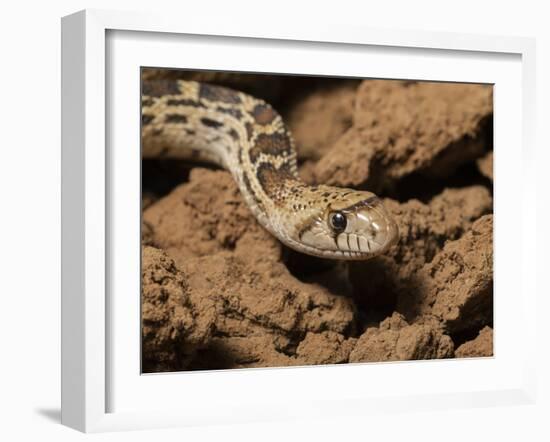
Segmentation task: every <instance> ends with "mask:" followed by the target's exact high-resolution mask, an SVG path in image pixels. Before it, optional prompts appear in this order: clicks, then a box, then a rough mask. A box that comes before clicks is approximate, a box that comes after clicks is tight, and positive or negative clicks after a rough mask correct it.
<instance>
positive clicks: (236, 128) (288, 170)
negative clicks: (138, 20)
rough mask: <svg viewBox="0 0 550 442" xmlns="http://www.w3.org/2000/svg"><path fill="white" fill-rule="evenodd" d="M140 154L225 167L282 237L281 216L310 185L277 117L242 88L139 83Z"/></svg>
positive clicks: (285, 233) (264, 220)
mask: <svg viewBox="0 0 550 442" xmlns="http://www.w3.org/2000/svg"><path fill="white" fill-rule="evenodd" d="M142 152H143V156H144V157H145V158H147V157H156V158H158V157H171V158H184V159H192V160H195V161H201V162H209V163H214V164H217V165H219V166H221V167H223V168H225V169H227V170H228V171H230V172H231V173H232V175H233V177H234V179H235V181H236V182H237V184H238V186H239V189H240V191H241V193H242V195H243V197H244V198H245V200H246V202H247V203H248V205H249V206H250V207H251V209H252V212H253V213H254V215H255V216H256V217H257V219H258V220H259V221H260V223H261V224H262V225H263V226H264V227H266V228H267V229H269V230H270V231H271V232H272V233H273V234H275V235H276V236H277V237H279V239H281V240H283V241H284V240H286V239H287V238H288V236H289V235H290V234H291V232H288V231H287V229H285V227H284V226H285V222H286V221H287V219H286V218H287V217H290V216H294V218H295V217H296V216H297V213H299V211H298V212H296V211H294V212H293V210H294V209H296V208H299V207H305V206H306V205H307V202H306V200H305V193H307V192H305V190H306V189H307V187H308V186H306V184H304V183H303V182H302V181H301V180H300V179H299V178H298V174H297V161H296V151H295V148H294V143H293V140H292V137H291V135H290V133H289V131H288V129H287V127H286V126H285V124H284V123H283V120H282V118H281V116H280V115H279V114H278V113H277V112H276V111H275V110H274V109H273V108H272V107H271V106H270V105H269V104H268V103H265V102H264V101H262V100H260V99H257V98H254V97H251V96H249V95H247V94H244V93H242V92H237V91H233V90H231V89H227V88H224V87H220V86H212V85H208V84H203V83H197V82H192V81H183V80H153V81H147V82H144V83H143V85H142ZM302 191H304V192H302ZM302 194H303V196H304V197H303V198H302ZM288 225H290V224H288V223H287V224H286V226H288Z"/></svg>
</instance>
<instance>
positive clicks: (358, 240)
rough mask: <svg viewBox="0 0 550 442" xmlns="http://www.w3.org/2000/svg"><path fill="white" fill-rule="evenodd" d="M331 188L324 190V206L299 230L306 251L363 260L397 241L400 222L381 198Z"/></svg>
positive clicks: (381, 251)
mask: <svg viewBox="0 0 550 442" xmlns="http://www.w3.org/2000/svg"><path fill="white" fill-rule="evenodd" d="M329 189H330V190H327V188H325V189H323V196H324V197H325V198H324V199H323V202H324V204H323V208H322V209H321V210H319V211H318V212H317V213H314V214H312V216H310V217H309V219H308V220H307V221H306V222H305V223H304V224H303V227H302V229H301V230H300V232H298V240H299V241H300V242H301V243H302V245H303V246H304V248H305V250H306V252H307V253H309V254H311V255H315V256H320V257H325V258H336V259H345V260H364V259H369V258H372V257H374V256H377V255H380V254H382V253H385V252H386V251H387V250H388V249H389V248H390V247H391V246H392V245H394V244H395V243H396V242H397V239H398V228H397V223H396V222H395V220H394V219H393V217H392V216H391V215H390V214H389V213H388V211H387V210H386V209H385V208H384V205H383V204H382V201H381V200H380V198H378V197H377V196H376V195H374V194H373V193H371V192H363V191H357V190H352V189H340V188H329Z"/></svg>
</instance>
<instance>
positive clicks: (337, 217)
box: [329, 212, 348, 233]
mask: <svg viewBox="0 0 550 442" xmlns="http://www.w3.org/2000/svg"><path fill="white" fill-rule="evenodd" d="M329 224H330V227H332V230H334V231H335V232H337V233H341V232H343V231H344V230H346V226H347V224H348V221H347V220H346V216H345V215H344V214H343V213H342V212H333V213H331V214H330V215H329Z"/></svg>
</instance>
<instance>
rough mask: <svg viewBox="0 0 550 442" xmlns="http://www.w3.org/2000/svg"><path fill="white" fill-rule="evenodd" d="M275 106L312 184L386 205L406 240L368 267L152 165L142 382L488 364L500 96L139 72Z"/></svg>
mask: <svg viewBox="0 0 550 442" xmlns="http://www.w3.org/2000/svg"><path fill="white" fill-rule="evenodd" d="M143 76H144V77H148V78H151V77H156V78H159V77H161V78H162V77H174V76H179V77H181V78H193V79H196V80H201V81H209V82H212V83H218V84H223V85H226V86H230V87H233V88H236V89H240V90H243V91H245V92H249V93H252V94H254V95H256V96H259V97H262V98H265V99H266V100H269V101H270V102H271V103H272V104H273V105H274V106H275V107H276V108H277V109H278V110H279V111H280V112H281V114H282V115H283V117H284V118H285V121H287V123H288V125H289V127H290V128H291V130H292V132H293V134H294V137H295V141H296V145H297V149H298V155H299V158H300V173H301V175H302V177H303V179H304V180H306V181H308V182H310V183H321V182H322V183H330V184H333V185H340V186H350V187H356V188H366V189H369V190H373V191H375V192H378V194H379V195H380V196H381V197H382V198H383V199H384V201H385V204H386V206H387V207H388V209H389V210H390V211H391V212H392V213H393V214H394V215H395V217H396V219H397V221H398V223H399V228H400V241H399V243H398V244H397V245H396V246H395V247H393V248H392V249H391V250H390V252H389V253H388V254H387V255H385V256H381V257H378V258H375V259H373V260H370V261H366V262H352V263H345V262H337V261H328V260H321V259H317V258H312V257H309V256H305V255H301V254H298V253H296V252H293V251H291V250H289V249H287V248H285V247H284V246H282V245H281V244H280V243H279V242H278V241H277V240H275V239H274V238H273V237H271V235H269V234H268V233H267V232H265V231H264V230H263V229H262V228H261V227H260V226H259V225H258V223H257V222H256V220H255V219H254V217H253V216H252V214H251V213H250V212H249V210H248V208H247V207H246V205H245V204H244V202H243V200H242V198H241V196H240V194H239V192H238V190H237V188H236V185H235V184H234V182H233V180H232V178H231V176H230V175H229V173H228V172H225V171H223V170H219V169H215V168H213V167H210V166H207V165H194V164H186V163H182V162H181V161H170V160H158V161H154V160H144V162H143V230H142V243H143V247H142V284H143V285H142V326H143V328H142V332H143V340H142V345H143V368H144V371H145V372H163V371H177V370H205V369H222V368H223V369H227V368H245V367H277V366H290V365H310V364H341V363H350V362H352V363H355V362H374V361H397V360H413V359H431V358H453V357H480V356H491V355H492V354H493V330H492V327H493V266H492V262H493V245H492V237H493V215H492V211H493V201H492V177H493V175H492V161H493V154H492V132H491V126H492V108H493V106H492V88H491V86H485V85H473V84H445V83H423V82H410V81H385V80H364V81H359V80H334V79H321V78H305V77H283V76H261V75H253V76H247V75H238V74H227V73H224V74H216V73H198V72H179V71H161V70H144V71H143Z"/></svg>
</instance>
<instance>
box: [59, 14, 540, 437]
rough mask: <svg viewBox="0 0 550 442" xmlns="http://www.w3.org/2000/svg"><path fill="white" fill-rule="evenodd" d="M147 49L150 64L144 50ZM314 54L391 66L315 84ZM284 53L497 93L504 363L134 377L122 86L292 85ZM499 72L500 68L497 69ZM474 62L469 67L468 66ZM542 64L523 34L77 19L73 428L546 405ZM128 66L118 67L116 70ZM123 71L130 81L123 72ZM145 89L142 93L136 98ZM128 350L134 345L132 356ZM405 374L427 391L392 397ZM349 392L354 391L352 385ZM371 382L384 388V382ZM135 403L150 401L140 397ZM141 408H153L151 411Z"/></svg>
mask: <svg viewBox="0 0 550 442" xmlns="http://www.w3.org/2000/svg"><path fill="white" fill-rule="evenodd" d="M189 41H192V45H191V46H189V47H187V50H188V52H187V60H189V59H190V58H192V57H191V55H190V54H195V55H196V57H194V58H193V59H194V62H193V65H192V66H187V65H185V63H186V62H185V59H184V58H182V55H181V51H177V50H174V49H175V48H176V47H177V46H178V45H181V44H189V43H188V42H189ZM186 42H187V43H186ZM136 45H138V46H136ZM139 45H141V47H142V48H143V51H142V50H139V51H137V50H136V47H140V46H139ZM262 45H267V46H265V47H264V46H262ZM147 46H149V47H148V49H147V48H146V47H147ZM228 46H234V47H235V48H237V49H235V50H242V51H243V52H242V54H243V56H244V57H245V58H241V59H240V60H241V61H240V62H239V63H241V64H240V65H238V66H237V64H235V63H234V61H231V62H230V61H228V59H227V57H226V58H224V57H223V54H222V51H221V49H220V48H226V49H227V47H228ZM199 47H200V48H201V50H199V49H198V48H199ZM205 48H210V49H209V50H217V51H219V52H218V55H219V56H217V57H212V56H211V54H210V56H208V54H207V55H204V54H203V52H204V51H205V50H206V49H205ZM266 48H267V49H266ZM267 50H271V51H274V52H273V57H269V59H268V60H267V57H265V59H264V58H260V59H256V60H261V61H262V64H261V67H260V65H259V64H257V65H256V66H257V67H256V68H254V66H253V65H249V66H248V69H247V66H246V65H245V64H242V63H244V62H246V61H247V60H250V59H251V58H252V57H250V55H251V54H253V51H256V52H259V51H267ZM250 51H251V52H250ZM293 51H294V52H293ZM315 51H319V53H323V54H329V55H330V56H331V57H338V54H339V53H342V52H344V51H347V52H346V53H350V51H351V53H353V51H367V52H368V53H369V54H370V55H369V56H371V57H379V58H375V59H376V60H378V62H379V63H377V64H376V66H375V67H371V68H370V70H369V72H368V75H367V73H366V72H365V71H364V69H365V68H364V66H359V65H357V66H352V65H346V67H344V64H345V63H344V58H343V59H342V60H341V62H342V63H341V64H338V63H328V62H327V64H326V67H324V68H322V67H319V66H320V65H317V68H316V69H315V71H314V72H313V71H312V72H310V71H309V70H310V69H311V67H309V68H308V66H307V65H306V64H304V65H298V63H300V62H303V63H306V61H307V59H308V57H307V56H305V55H307V53H308V52H312V53H313V52H315ZM224 52H225V51H224ZM275 52H277V53H279V55H275ZM178 54H179V55H178ZM201 54H203V55H202V56H201ZM392 54H394V55H395V56H396V57H397V58H395V60H394V59H393V58H392V57H393V55H392ZM291 55H293V56H291ZM278 56H279V57H283V56H286V58H290V59H291V60H294V62H295V63H296V64H295V66H296V67H295V69H297V72H298V71H299V72H301V73H317V74H319V73H322V74H325V75H349V74H356V75H358V74H363V76H365V77H366V76H371V77H372V76H374V77H380V78H417V79H431V80H446V81H449V80H453V81H472V82H494V83H495V87H496V93H495V96H496V98H495V146H497V145H498V149H499V153H497V154H496V155H495V175H496V176H497V177H498V178H497V180H498V181H496V182H495V211H498V212H497V213H498V214H501V213H502V214H503V215H502V221H500V219H501V218H498V217H497V218H496V225H495V272H496V273H495V274H496V276H495V297H500V298H501V299H500V300H499V299H498V298H497V299H496V300H495V317H496V320H495V323H497V322H498V325H497V326H496V328H495V357H494V358H484V359H483V360H449V361H416V362H410V363H408V362H404V363H389V364H349V365H347V366H329V367H307V368H303V367H298V368H284V369H283V368H279V369H277V368H274V369H258V370H229V371H220V372H210V373H185V374H177V373H176V374H166V375H155V376H142V375H141V373H140V372H139V370H136V367H137V366H138V365H139V363H138V362H136V361H137V360H138V358H139V347H136V345H138V344H136V343H139V338H140V334H139V328H138V327H136V324H137V325H138V326H139V313H138V315H137V316H136V312H139V279H138V278H139V256H140V254H139V223H138V221H139V213H138V214H137V215H136V207H137V206H136V205H139V202H138V200H137V199H133V198H127V197H125V198H121V195H122V196H127V195H128V193H127V192H130V193H131V192H134V191H135V190H136V189H135V188H134V187H135V183H136V177H138V178H139V140H138V144H137V145H136V146H138V149H137V152H133V151H132V150H131V149H118V150H117V149H111V147H112V146H113V145H117V143H119V144H118V145H120V143H121V141H120V140H119V139H118V138H117V137H118V134H122V135H121V136H124V137H127V136H129V137H130V138H126V139H124V142H125V143H127V142H130V143H131V145H135V139H136V137H139V132H137V131H135V130H133V128H134V129H135V126H133V128H132V127H131V126H124V125H123V124H122V123H121V124H118V123H117V125H116V130H114V129H113V127H111V130H110V131H109V130H108V126H109V125H107V124H106V122H109V123H111V125H112V122H113V121H115V122H120V121H121V120H120V118H118V116H117V115H118V114H117V112H119V111H120V106H119V105H120V103H121V101H123V102H124V101H125V100H129V101H131V100H132V98H131V97H128V95H124V93H125V92H124V91H123V92H122V95H120V97H118V98H117V100H113V97H112V96H111V95H110V94H112V88H111V82H116V81H119V80H117V78H118V77H119V76H120V75H122V77H121V78H126V77H124V76H125V75H130V77H131V78H130V77H128V84H129V85H131V84H135V81H136V78H138V77H136V76H138V74H139V73H138V72H136V71H135V67H136V66H139V65H150V66H151V65H152V66H163V67H182V68H183V67H192V68H203V69H216V68H217V69H220V70H223V69H229V68H231V69H233V70H238V68H240V69H242V70H254V69H255V70H259V71H263V72H287V71H288V69H286V70H284V69H285V68H284V67H277V65H276V64H275V63H277V62H278V60H279V59H277V57H278ZM147 57H149V58H147ZM293 57H294V58H293ZM398 57H408V58H407V61H408V63H406V65H403V64H402V63H400V62H399V58H398ZM348 58H349V57H348ZM142 60H146V62H143V61H142ZM233 60H235V57H233ZM243 60H244V62H243ZM311 60H313V58H312V59H311ZM449 60H451V61H452V60H454V61H458V62H459V63H458V64H457V66H456V67H455V68H454V69H453V70H454V73H453V75H454V77H453V76H449V75H450V74H449V66H448V63H449ZM491 60H493V61H494V63H497V62H498V63H500V64H496V65H494V66H492V67H491V63H493V61H491ZM495 60H496V61H495ZM499 60H500V61H499ZM311 62H312V63H313V61H311ZM257 63H259V61H257ZM270 63H271V64H270ZM463 63H464V66H469V68H468V69H466V68H461V67H460V66H462V64H463ZM534 63H535V46H534V40H533V39H528V38H518V37H493V36H480V35H464V34H451V33H427V32H416V31H402V30H395V31H388V30H376V29H362V28H349V27H344V26H326V24H321V23H319V24H310V25H309V26H308V27H300V28H298V27H296V28H293V27H290V26H289V27H285V28H284V29H282V28H280V27H278V26H276V25H270V24H269V23H265V22H264V23H261V24H259V23H253V22H250V23H248V24H247V25H246V26H243V24H242V23H238V24H233V23H231V22H228V21H224V22H212V21H210V20H209V18H208V17H202V18H201V17H194V20H193V21H192V22H189V23H186V24H185V25H183V24H182V23H181V21H180V20H178V19H177V18H175V17H170V16H158V15H152V14H141V13H124V12H112V11H100V10H92V11H90V10H87V11H82V12H78V13H76V14H73V15H70V16H67V17H65V18H63V21H62V123H63V128H62V144H63V146H62V423H63V424H65V425H67V426H70V427H73V428H76V429H78V430H80V431H85V432H97V431H111V430H123V429H139V428H159V427H169V426H186V425H202V424H209V423H221V422H225V423H232V422H252V421H259V420H273V419H284V418H287V417H298V418H299V417H311V416H334V415H352V414H365V413H371V412H380V411H381V410H382V411H387V412H395V411H403V410H419V409H440V408H456V407H471V406H492V405H502V404H522V403H533V401H534V400H535V396H536V382H535V368H536V367H535V366H534V362H533V361H534V358H533V354H534V351H535V349H534V342H535V340H534V339H530V338H532V337H533V336H534V335H535V330H536V324H534V323H533V322H532V321H527V319H526V318H528V317H529V318H533V317H536V314H535V309H536V307H535V306H536V299H535V295H536V290H535V285H534V284H535V275H534V272H535V268H536V266H528V265H527V257H528V256H530V257H534V256H536V250H535V245H536V241H535V238H534V235H535V229H534V228H532V226H533V225H534V223H535V216H536V213H535V207H536V201H535V198H536V192H535V191H533V189H535V178H534V174H532V173H530V172H531V170H533V168H534V162H535V147H534V139H533V124H534V123H533V122H534V118H533V114H534V97H535V78H534V77H535V68H534ZM476 64H477V65H479V66H478V68H475V66H476ZM114 65H116V66H117V67H116V68H112V66H114ZM428 66H429V68H430V71H429V72H427V69H428ZM480 66H481V68H480ZM470 67H471V69H470ZM125 69H129V71H127V72H130V74H127V73H126V74H125V72H126V71H125ZM281 69H283V70H281ZM320 69H322V72H320ZM345 69H348V70H347V71H345V72H344V70H345ZM117 76H118V77H117ZM359 76H360V75H359ZM492 78H493V79H494V78H498V81H493V80H492ZM132 82H133V83H132ZM500 85H502V88H501V90H502V93H501V94H500V95H499V92H498V89H499V87H500ZM117 90H118V89H117ZM135 91H136V94H137V91H138V89H135ZM126 92H127V90H126ZM138 98H139V97H138V96H137V95H136V98H135V99H136V102H135V103H134V104H133V105H128V106H134V107H127V108H123V109H122V111H123V112H127V111H128V112H130V115H134V116H135V122H133V123H132V122H131V120H132V118H128V119H127V120H128V121H129V123H128V124H139V113H135V114H134V113H133V112H134V111H135V106H138V104H137V103H138V101H139V100H138ZM499 100H501V101H500V102H499ZM114 101H116V103H114ZM502 103H508V104H509V105H508V106H502ZM117 106H118V107H117ZM124 106H126V105H124ZM117 118H118V119H117ZM129 134H130V135H129ZM132 137H133V138H132ZM121 140H122V139H121ZM500 152H502V154H500ZM136 155H137V156H136ZM136 159H137V160H136ZM136 161H137V162H136ZM517 161H521V164H522V173H523V178H522V180H521V182H522V185H521V186H518V185H517V184H518V183H517V182H514V183H510V182H509V180H507V178H506V173H507V172H506V169H507V165H508V164H511V163H513V162H517ZM126 186H128V187H126ZM132 186H133V187H132ZM137 191H138V192H139V189H137ZM504 195H506V198H504ZM125 201H126V202H125ZM518 204H520V205H521V207H522V210H521V211H520V213H521V217H520V218H518V217H515V219H510V218H514V217H512V216H507V213H508V214H512V213H513V212H512V209H513V205H515V206H517V205H518ZM124 213H126V214H127V215H128V214H134V215H133V216H137V217H138V218H137V219H136V225H135V226H133V227H132V226H129V225H128V224H127V223H126V224H125V223H124V222H123V221H122V217H123V216H125V215H123V214H124ZM117 223H118V224H117ZM121 225H124V226H125V228H124V229H123V228H121ZM132 225H133V224H132ZM136 229H137V230H136ZM510 229H516V230H517V231H519V232H521V241H518V242H517V243H515V244H512V245H509V246H508V245H506V249H505V248H504V247H505V244H506V243H505V242H504V238H505V233H506V231H509V230H510ZM136 232H137V234H136ZM117 241H122V242H121V243H120V244H121V245H124V244H130V243H131V247H119V246H115V245H114V244H118V243H117ZM501 244H502V246H501ZM121 254H122V255H121ZM132 256H133V258H132ZM123 259H126V260H127V261H124V262H128V263H129V264H128V266H127V268H126V269H122V268H121V267H120V266H118V267H116V266H117V263H118V262H122V260H123ZM512 259H514V262H515V266H516V268H517V263H518V262H520V263H521V267H520V270H521V271H520V272H519V274H513V273H512V272H511V267H510V266H511V265H512V264H513V263H512ZM531 259H534V258H531ZM113 266H114V267H115V268H117V271H116V275H114V274H113ZM136 266H137V267H136ZM136 268H137V270H138V273H137V278H136V277H135V276H136ZM114 276H116V277H114ZM136 287H137V289H136ZM122 288H124V290H125V291H127V292H129V293H132V294H133V295H132V296H126V297H118V298H117V297H115V298H113V293H120V292H121V289H122ZM136 290H137V292H136ZM512 292H513V295H514V296H515V298H514V299H513V302H512V300H511V299H510V296H512ZM518 293H519V295H518ZM508 294H510V296H508ZM512 311H515V313H516V315H515V317H514V321H515V325H516V327H517V328H518V329H521V333H519V334H518V333H516V335H515V336H516V337H512V333H511V329H510V321H509V319H510V313H511V312H512ZM121 312H122V313H126V314H127V316H124V314H122V315H121ZM125 318H128V319H125ZM136 321H137V322H136ZM516 331H517V330H516ZM120 342H128V345H126V346H125V348H122V346H121V345H120ZM136 348H137V349H138V350H137V351H138V353H136ZM519 350H521V351H519ZM128 361H130V362H128ZM136 364H137V365H136ZM342 370H345V377H344V378H345V379H342V373H344V372H343V371H342ZM405 373H406V376H407V378H409V379H414V380H415V382H414V383H411V382H405V381H404V382H402V383H401V384H399V382H397V383H395V386H394V390H392V391H389V390H385V382H384V379H385V378H386V377H392V378H393V379H394V380H395V379H402V378H403V375H404V374H405ZM445 373H450V374H452V376H453V382H452V384H453V389H451V390H452V391H451V390H450V389H449V388H447V385H448V384H451V383H449V382H448V380H445V379H443V378H442V377H441V376H442V375H444V374H445ZM182 376H187V380H185V379H184V378H183V377H182ZM321 378H322V379H324V380H325V381H326V382H327V384H328V385H329V386H330V385H332V386H333V387H332V388H329V389H328V390H327V391H324V392H318V391H317V390H316V382H318V380H319V379H321ZM360 378H363V379H365V385H364V387H362V388H357V387H356V385H357V384H353V383H352V381H353V380H357V379H360ZM461 378H462V379H461ZM336 379H340V383H339V384H336ZM369 379H376V384H374V383H372V381H368V380H369ZM476 379H477V382H475V380H476ZM369 382H371V383H370V384H369ZM409 384H413V385H409ZM178 388H179V389H181V388H183V392H185V394H186V395H187V398H189V397H192V398H194V401H195V402H194V403H193V404H192V406H191V405H188V406H185V405H184V404H179V405H180V406H177V405H178V404H177V401H176V400H173V399H174V398H178V397H181V394H182V393H181V392H179V391H177V389H178ZM282 388H288V389H290V390H292V391H297V393H296V396H295V397H294V399H293V400H292V402H291V403H288V402H286V403H285V402H284V399H283V397H282V396H281V397H279V396H278V391H280V390H281V389H282ZM352 390H353V391H352ZM115 392H116V393H115ZM136 392H137V393H139V394H138V395H136V396H133V395H132V394H133V393H136ZM169 392H173V395H172V400H168V399H170V398H169V397H168V396H169ZM220 392H223V393H224V394H223V395H220ZM258 392H261V395H260V394H259V393H258ZM262 395H263V396H264V397H265V398H267V399H268V400H263V399H262ZM220 396H221V397H220ZM140 397H141V398H142V399H143V400H142V402H143V403H139V404H138V402H140ZM113 398H116V401H115V400H114V399H113ZM159 398H164V399H167V400H166V401H165V403H166V404H167V405H166V406H163V407H162V408H161V407H160V406H159V405H158V404H160V401H159ZM228 404H229V405H231V406H229V407H228V406H227V405H228Z"/></svg>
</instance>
